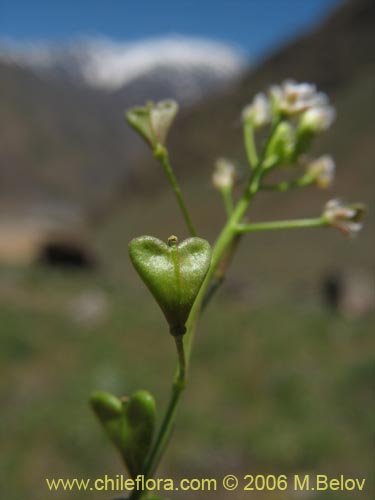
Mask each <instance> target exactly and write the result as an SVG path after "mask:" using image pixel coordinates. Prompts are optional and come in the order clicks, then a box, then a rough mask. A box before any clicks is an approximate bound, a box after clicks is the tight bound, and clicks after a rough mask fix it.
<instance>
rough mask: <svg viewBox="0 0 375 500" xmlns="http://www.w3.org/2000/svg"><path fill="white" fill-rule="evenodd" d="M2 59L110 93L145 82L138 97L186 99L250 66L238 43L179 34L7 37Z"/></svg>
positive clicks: (209, 90)
mask: <svg viewBox="0 0 375 500" xmlns="http://www.w3.org/2000/svg"><path fill="white" fill-rule="evenodd" d="M0 60H2V61H3V62H7V63H16V64H18V65H20V66H24V67H28V68H31V69H32V70H33V71H35V72H37V73H38V74H39V75H43V76H44V77H47V78H65V79H68V80H70V81H74V82H80V83H83V84H85V85H88V86H90V87H93V88H96V89H101V90H103V91H106V92H109V93H116V92H121V93H122V92H123V91H125V89H127V90H128V91H129V92H130V93H131V94H134V92H135V93H136V94H143V92H142V91H141V90H142V87H143V86H144V84H145V83H146V82H147V92H148V93H150V87H151V95H148V96H143V95H141V96H138V97H139V98H142V97H144V98H153V99H158V98H162V97H174V98H176V99H178V100H179V101H180V102H183V103H187V102H191V101H194V100H196V99H199V98H201V97H204V96H205V95H207V94H211V93H212V92H213V91H216V90H220V89H221V88H223V87H224V86H226V85H227V84H229V83H230V82H232V81H233V80H234V79H236V78H237V77H238V76H239V75H240V74H241V73H242V71H243V70H244V69H245V68H246V67H247V61H246V58H245V57H244V55H243V54H242V53H241V51H240V50H239V49H238V48H235V47H231V46H228V45H226V44H223V43H220V42H216V41H211V40H205V39H199V38H186V37H181V36H173V37H167V38H159V39H148V40H143V41H139V42H133V43H122V42H114V41H110V40H107V39H85V40H80V41H72V42H69V43H67V44H65V45H56V44H55V45H54V44H47V43H32V44H25V43H16V42H14V41H5V40H3V41H0ZM152 87H154V88H153V89H152ZM131 100H133V99H131Z"/></svg>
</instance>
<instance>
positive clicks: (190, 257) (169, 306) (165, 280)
mask: <svg viewBox="0 0 375 500" xmlns="http://www.w3.org/2000/svg"><path fill="white" fill-rule="evenodd" d="M129 255H130V259H131V261H132V263H133V265H134V267H135V269H136V270H137V272H138V274H139V275H140V277H141V278H142V280H143V281H144V283H145V284H146V286H147V287H148V289H149V290H150V292H151V293H152V295H153V296H154V298H155V299H156V301H157V302H158V304H159V306H160V307H161V309H162V311H163V313H164V315H165V317H166V319H167V321H168V324H169V327H170V331H171V333H172V335H182V334H184V333H185V331H186V328H185V323H186V320H187V318H188V316H189V313H190V310H191V308H192V306H193V304H194V301H195V299H196V297H197V295H198V292H199V289H200V287H201V286H202V283H203V280H204V278H205V276H206V274H207V271H208V269H209V266H210V262H211V248H210V245H209V243H208V242H207V241H206V240H203V239H201V238H189V239H187V240H185V241H183V242H181V243H180V244H177V238H176V237H170V238H169V241H168V245H166V244H165V243H164V242H163V241H161V240H159V239H157V238H154V237H152V236H141V237H139V238H135V239H134V240H132V241H131V242H130V244H129Z"/></svg>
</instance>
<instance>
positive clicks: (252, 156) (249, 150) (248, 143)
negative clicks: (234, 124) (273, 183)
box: [243, 120, 259, 168]
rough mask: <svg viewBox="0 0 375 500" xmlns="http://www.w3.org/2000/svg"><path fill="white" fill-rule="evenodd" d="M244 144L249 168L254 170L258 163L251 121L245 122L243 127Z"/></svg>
mask: <svg viewBox="0 0 375 500" xmlns="http://www.w3.org/2000/svg"><path fill="white" fill-rule="evenodd" d="M243 133H244V142H245V149H246V155H247V159H248V161H249V164H250V166H251V167H253V168H255V167H256V166H257V165H258V163H259V160H258V153H257V149H256V145H255V140H254V125H253V124H252V122H251V120H246V121H245V122H244V126H243Z"/></svg>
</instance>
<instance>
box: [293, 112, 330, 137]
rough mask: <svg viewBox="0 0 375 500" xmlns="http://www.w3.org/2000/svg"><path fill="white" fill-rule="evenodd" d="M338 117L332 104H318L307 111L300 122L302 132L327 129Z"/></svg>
mask: <svg viewBox="0 0 375 500" xmlns="http://www.w3.org/2000/svg"><path fill="white" fill-rule="evenodd" d="M335 117H336V112H335V109H334V108H333V107H332V106H329V105H327V106H318V107H313V108H311V109H308V110H307V111H305V112H304V113H303V115H302V117H301V120H300V123H299V129H300V131H301V133H303V132H304V131H308V132H312V133H313V134H318V133H320V132H324V131H325V130H327V129H328V128H329V127H330V126H331V125H332V123H333V121H334V119H335Z"/></svg>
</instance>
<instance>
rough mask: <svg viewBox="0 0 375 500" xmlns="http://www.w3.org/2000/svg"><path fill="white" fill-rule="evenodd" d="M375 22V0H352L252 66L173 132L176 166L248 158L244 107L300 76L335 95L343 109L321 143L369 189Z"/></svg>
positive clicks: (204, 165)
mask: <svg viewBox="0 0 375 500" xmlns="http://www.w3.org/2000/svg"><path fill="white" fill-rule="evenodd" d="M374 23H375V4H374V2H372V1H371V0H353V1H350V2H348V3H346V4H345V5H344V6H342V7H341V8H339V9H338V10H337V11H336V12H334V13H333V14H332V15H331V16H330V17H329V18H328V19H327V20H326V21H325V22H324V24H323V25H321V26H318V27H317V28H315V29H314V30H313V31H311V32H310V33H307V34H305V35H304V36H302V37H300V38H299V39H297V40H295V41H293V42H292V43H290V44H289V45H288V46H286V47H283V48H281V49H280V50H279V51H277V52H276V53H274V54H273V55H271V56H270V57H269V58H268V59H267V60H266V61H265V62H263V63H262V64H261V65H260V66H259V67H258V68H255V69H254V70H252V71H249V72H248V74H247V75H245V77H244V78H243V80H242V81H241V82H240V83H239V84H238V85H237V86H236V87H234V88H232V89H231V90H230V91H228V92H227V93H225V94H223V95H221V96H220V97H217V98H214V99H211V100H210V101H206V102H205V103H204V105H201V106H199V107H197V108H195V109H193V110H191V111H190V113H189V114H188V115H185V116H183V117H181V119H180V121H179V122H178V124H177V126H176V127H175V130H174V133H173V135H172V137H171V150H172V153H173V154H174V157H175V158H176V167H177V168H181V171H189V172H190V171H191V169H194V168H195V167H197V168H198V169H199V171H201V170H202V168H203V169H206V170H207V171H209V169H210V168H211V166H212V165H213V162H214V160H215V157H216V156H218V155H227V156H229V157H233V158H234V159H235V160H237V161H239V162H242V163H243V162H244V153H243V148H242V136H241V131H240V118H239V117H240V112H241V110H242V109H243V107H244V106H245V105H246V104H247V103H248V102H249V101H250V100H251V99H252V97H253V96H254V94H255V93H256V92H259V91H261V90H265V89H267V88H268V87H269V86H270V85H271V84H272V83H278V82H280V81H283V80H284V79H286V78H292V79H295V80H297V81H307V82H315V83H316V84H317V85H318V87H319V88H320V89H321V90H323V91H324V92H326V93H328V94H329V96H330V98H331V99H332V101H333V103H334V105H335V106H336V108H337V121H336V123H335V124H334V127H333V129H332V131H330V132H329V134H328V136H327V137H325V138H324V140H323V141H320V146H319V149H320V150H321V151H323V150H324V151H329V152H331V153H332V154H333V155H334V156H335V157H336V159H337V161H338V165H339V172H341V173H340V176H341V181H342V182H343V179H342V172H345V175H347V176H349V179H348V183H347V184H348V189H349V190H350V189H351V186H352V187H353V188H354V187H355V185H356V184H357V183H356V182H355V183H354V182H352V180H353V177H352V176H354V175H356V176H358V178H361V179H362V181H360V182H362V185H361V188H362V187H363V188H364V189H366V188H367V186H369V184H370V183H369V178H368V176H369V175H370V176H372V175H373V169H372V168H370V162H372V161H373V159H374V155H373V154H372V150H373V148H372V144H373V142H374V140H375V128H374V126H373V118H372V110H373V109H374V105H375V95H374V93H373V90H372V89H373V88H374V82H375V65H374V62H373V52H374V49H375V31H374V29H373V26H374ZM249 36H251V35H249ZM181 138H182V139H181ZM353 162H355V165H354V168H352V170H351V172H352V173H350V172H349V169H350V166H352V167H353ZM340 187H341V186H340ZM344 194H345V193H344Z"/></svg>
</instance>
